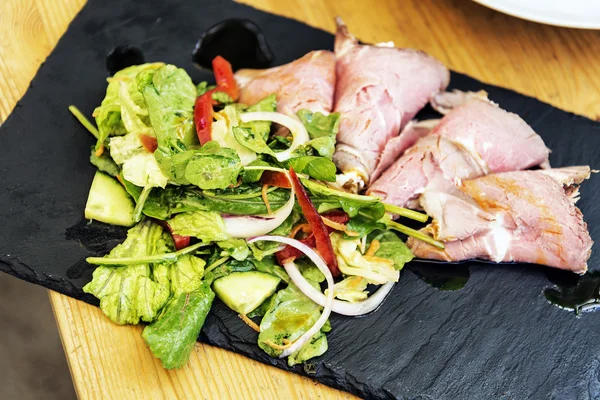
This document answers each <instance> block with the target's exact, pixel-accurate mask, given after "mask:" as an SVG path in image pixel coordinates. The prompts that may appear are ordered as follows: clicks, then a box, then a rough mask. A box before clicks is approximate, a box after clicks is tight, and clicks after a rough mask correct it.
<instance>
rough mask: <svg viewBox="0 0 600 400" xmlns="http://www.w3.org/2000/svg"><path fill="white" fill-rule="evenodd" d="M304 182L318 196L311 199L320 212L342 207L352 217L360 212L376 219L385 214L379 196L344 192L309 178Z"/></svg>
mask: <svg viewBox="0 0 600 400" xmlns="http://www.w3.org/2000/svg"><path fill="white" fill-rule="evenodd" d="M302 184H303V185H304V186H305V187H306V188H307V189H308V190H309V191H310V192H311V193H312V194H313V195H314V196H315V197H316V198H315V199H311V200H313V203H315V204H316V205H317V207H318V211H319V212H320V213H322V212H325V211H328V210H331V209H335V208H342V209H343V210H344V211H345V212H346V213H348V215H349V216H350V218H354V217H356V216H357V215H358V213H359V212H361V213H366V214H368V215H369V216H370V217H372V218H373V219H375V220H379V219H381V218H382V217H383V216H384V215H385V209H384V206H383V203H381V202H380V201H379V199H378V198H377V197H373V196H362V195H358V194H351V193H346V192H342V191H339V190H335V189H331V188H329V187H327V186H325V185H321V184H319V183H317V182H313V181H310V180H308V179H302Z"/></svg>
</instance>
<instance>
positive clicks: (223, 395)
mask: <svg viewBox="0 0 600 400" xmlns="http://www.w3.org/2000/svg"><path fill="white" fill-rule="evenodd" d="M242 1H243V2H244V3H246V4H249V5H252V6H254V7H257V8H259V9H263V10H266V11H270V12H274V13H277V14H281V15H284V16H287V17H292V18H295V19H298V20H301V21H304V22H306V23H308V24H310V25H313V26H316V27H319V28H322V29H325V30H328V31H333V29H334V23H333V17H334V16H336V15H340V16H342V17H343V18H344V20H345V21H346V23H347V24H348V26H349V27H350V29H351V30H352V31H353V32H354V33H355V34H356V35H357V36H359V37H360V38H361V39H362V40H364V41H367V42H381V41H389V40H393V41H394V42H395V44H396V45H397V46H399V47H414V48H418V49H422V50H425V51H426V52H428V53H430V54H432V55H433V56H435V57H437V58H438V59H440V60H441V61H442V62H444V63H445V64H446V65H447V66H448V67H450V68H452V69H454V70H456V71H460V72H464V73H467V74H469V75H471V76H473V77H475V78H478V79H481V80H483V81H486V82H489V83H492V84H496V85H500V86H504V87H509V88H512V89H515V90H517V91H519V92H522V93H524V94H528V95H531V96H535V97H537V98H539V99H541V100H543V101H546V102H548V103H551V104H553V105H555V106H558V107H560V108H563V109H565V110H568V111H573V112H576V113H579V114H583V115H586V116H588V117H590V118H594V119H600V32H598V31H583V30H575V29H566V28H555V27H550V26H544V25H539V24H536V23H532V22H527V21H522V20H519V19H516V18H513V17H509V16H505V15H502V14H499V13H497V12H495V11H492V10H488V9H486V8H484V7H482V6H480V5H478V4H475V3H473V2H471V1H469V0H412V1H408V0H371V1H367V0H287V1H280V0H242ZM84 3H85V1H84V0H0V123H1V122H2V121H4V120H5V119H6V117H7V116H8V114H9V113H10V111H11V110H12V109H13V107H14V106H15V104H16V102H17V100H18V99H19V98H20V97H21V96H22V95H23V93H24V92H25V90H26V89H27V87H28V85H29V82H30V81H31V79H32V78H33V76H34V74H35V72H36V71H37V69H38V68H39V66H40V64H41V63H42V62H43V61H44V59H45V57H46V56H47V55H48V54H49V53H50V52H51V51H52V48H53V47H54V45H55V44H56V42H57V41H58V39H59V37H60V36H61V35H62V33H63V32H64V31H65V29H66V28H67V25H68V24H69V22H70V21H71V19H72V18H73V17H74V16H75V15H76V13H77V12H78V11H79V10H80V9H81V7H82V6H83V4H84ZM215 22H216V21H215ZM50 300H51V302H52V305H53V308H54V312H55V316H56V321H57V324H58V327H59V330H60V333H61V337H62V340H63V345H64V349H65V353H66V355H67V359H68V361H69V365H70V368H71V373H72V376H73V380H74V383H75V388H76V390H77V393H78V395H79V397H80V398H81V399H191V398H193V399H202V398H204V399H227V398H232V399H270V398H273V399H275V398H278V399H279V398H280V399H321V398H322V399H324V398H327V399H329V398H337V399H343V398H346V399H350V398H354V397H353V396H350V395H348V394H347V393H343V392H340V391H337V390H333V389H330V388H328V387H326V386H323V385H320V384H317V383H314V382H312V381H311V380H309V379H306V378H303V377H299V376H296V375H293V374H290V373H287V372H284V371H281V370H278V369H275V368H273V367H268V366H265V365H262V364H259V363H257V362H255V361H252V360H248V359H245V358H243V357H241V356H239V355H236V354H234V353H231V352H227V351H225V350H221V349H218V348H214V347H211V346H207V345H202V344H198V345H197V346H196V347H195V351H194V353H193V354H192V357H191V360H190V363H189V364H188V365H187V366H186V367H184V368H182V369H181V370H179V371H165V370H164V369H163V368H162V367H161V365H160V362H158V361H157V360H155V359H154V358H153V357H152V355H151V354H150V351H149V350H148V349H147V347H146V346H145V344H144V341H143V340H142V338H141V337H140V332H141V329H140V328H138V327H119V326H116V325H114V324H112V323H111V322H110V321H108V320H107V319H106V318H104V317H103V315H102V313H101V311H100V310H99V309H97V308H95V307H92V306H89V305H87V304H85V303H82V302H79V301H76V300H73V299H71V298H68V297H65V296H62V295H60V294H57V293H54V292H50Z"/></svg>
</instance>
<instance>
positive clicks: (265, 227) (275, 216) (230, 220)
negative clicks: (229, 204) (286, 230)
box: [223, 171, 295, 239]
mask: <svg viewBox="0 0 600 400" xmlns="http://www.w3.org/2000/svg"><path fill="white" fill-rule="evenodd" d="M285 174H286V176H287V178H288V179H290V178H289V175H288V174H289V173H288V172H287V171H285ZM294 201H295V192H294V188H293V187H292V189H291V191H290V199H289V200H288V202H287V203H285V204H284V205H283V206H282V207H281V208H279V209H278V210H277V211H275V212H274V213H272V214H262V215H224V216H223V221H224V222H225V231H226V232H227V233H228V234H229V236H231V237H233V238H239V239H246V238H250V237H254V236H258V235H265V234H267V233H269V232H271V231H272V230H273V229H275V228H277V227H278V226H279V225H281V224H282V223H283V221H285V220H286V218H287V217H289V216H290V214H291V213H292V210H293V209H294Z"/></svg>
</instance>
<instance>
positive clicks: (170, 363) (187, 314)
mask: <svg viewBox="0 0 600 400" xmlns="http://www.w3.org/2000/svg"><path fill="white" fill-rule="evenodd" d="M214 298H215V294H214V293H213V291H212V290H211V289H210V285H208V284H207V283H204V284H202V285H201V286H200V287H199V288H198V289H196V290H194V291H192V292H190V293H182V294H180V295H179V296H177V297H174V298H173V299H172V300H171V301H169V303H168V305H167V306H166V308H165V310H164V311H163V312H162V313H161V316H160V318H159V319H158V321H155V322H153V323H152V324H150V325H148V326H147V327H146V328H145V329H144V332H143V333H142V337H143V338H144V340H145V341H146V343H147V344H148V347H150V350H151V351H152V354H154V356H155V357H157V358H159V359H160V360H161V362H162V364H163V366H164V367H165V368H167V369H171V368H180V367H182V366H184V365H185V364H186V363H187V361H188V359H189V357H190V353H191V352H192V349H193V348H194V344H195V343H196V340H197V338H198V335H199V334H200V330H201V329H202V326H203V325H204V321H205V320H206V316H207V315H208V312H209V311H210V307H211V305H212V302H213V300H214Z"/></svg>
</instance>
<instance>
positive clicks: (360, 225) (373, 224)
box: [346, 215, 386, 239]
mask: <svg viewBox="0 0 600 400" xmlns="http://www.w3.org/2000/svg"><path fill="white" fill-rule="evenodd" d="M347 228H348V230H349V231H352V232H356V233H358V234H359V236H358V237H359V238H363V237H365V236H367V235H368V234H369V233H371V232H373V231H375V230H381V229H385V228H386V225H385V224H384V223H383V222H378V221H376V220H374V219H371V218H368V217H365V216H362V215H357V216H356V217H354V218H351V219H350V221H348V225H347ZM346 239H348V238H346Z"/></svg>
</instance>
